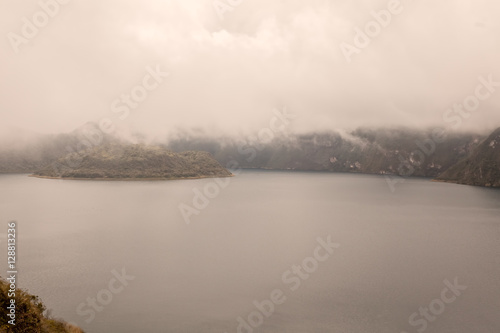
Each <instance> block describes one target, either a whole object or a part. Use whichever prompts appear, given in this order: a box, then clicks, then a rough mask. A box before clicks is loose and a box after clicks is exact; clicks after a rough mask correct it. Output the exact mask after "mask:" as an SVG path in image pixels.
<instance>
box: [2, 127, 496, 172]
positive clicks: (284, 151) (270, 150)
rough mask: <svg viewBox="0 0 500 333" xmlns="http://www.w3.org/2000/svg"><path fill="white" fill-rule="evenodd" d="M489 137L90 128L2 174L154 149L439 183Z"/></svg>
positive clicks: (17, 152)
mask: <svg viewBox="0 0 500 333" xmlns="http://www.w3.org/2000/svg"><path fill="white" fill-rule="evenodd" d="M485 137H486V135H485V134H478V133H467V132H462V133H456V132H444V131H442V130H437V129H427V130H416V129H411V128H403V127H398V128H378V129H370V128H359V129H357V130H355V131H352V132H346V131H323V132H311V133H303V134H298V133H290V132H287V131H279V130H277V131H275V132H273V131H271V130H270V129H268V131H266V130H262V131H260V132H257V133H256V134H255V135H253V136H246V137H243V136H241V137H235V136H217V137H214V136H211V135H209V134H206V133H203V132H202V131H189V132H187V131H183V132H177V133H175V134H173V135H172V136H170V137H169V138H166V139H161V140H157V141H154V142H153V141H149V140H146V139H145V136H144V135H140V134H134V135H130V134H129V135H128V136H127V138H125V137H124V136H123V135H122V134H121V133H118V132H114V133H112V134H106V133H104V132H103V131H102V130H101V129H100V127H99V125H98V124H96V123H87V124H85V125H84V126H82V127H79V128H78V129H76V130H74V131H72V132H70V133H67V134H59V135H46V136H41V137H39V138H36V140H34V141H32V142H31V143H26V145H25V146H24V147H23V148H19V147H13V148H12V149H6V150H4V151H3V152H2V153H0V171H1V172H25V173H32V172H35V171H39V170H41V169H43V168H47V167H50V165H51V164H54V163H55V161H58V160H59V161H58V163H59V164H60V163H61V160H60V159H61V158H63V157H65V156H66V155H68V154H69V153H72V154H73V155H72V156H73V157H74V156H79V157H80V158H71V159H66V162H63V167H64V168H66V169H78V168H80V167H81V166H80V165H74V164H75V163H76V162H74V161H79V160H81V159H82V158H83V157H84V156H86V155H87V154H88V151H91V150H93V149H95V148H96V147H97V148H99V147H102V146H107V145H109V144H112V145H114V146H124V147H126V146H128V145H130V144H136V143H141V144H155V145H159V146H163V147H164V148H166V149H168V150H170V151H173V152H183V151H206V152H209V153H210V154H211V155H212V156H213V157H214V158H215V159H216V160H217V161H218V162H219V163H221V164H222V165H223V166H227V165H233V167H234V166H238V167H240V168H266V169H279V170H312V171H330V172H356V173H369V174H387V175H403V176H421V177H436V176H438V175H440V174H441V173H442V172H443V171H445V170H447V169H448V168H449V167H451V166H452V165H454V164H456V163H457V162H458V161H460V160H462V159H464V158H466V157H468V156H469V155H470V154H471V152H472V151H473V150H474V149H475V148H476V147H477V146H478V145H479V143H480V142H481V141H482V140H483V139H484V138H485Z"/></svg>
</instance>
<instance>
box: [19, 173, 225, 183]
mask: <svg viewBox="0 0 500 333" xmlns="http://www.w3.org/2000/svg"><path fill="white" fill-rule="evenodd" d="M28 177H33V178H40V179H54V180H95V181H123V182H126V181H169V180H195V179H205V178H230V177H234V174H231V175H228V176H196V177H174V178H77V177H51V176H40V175H35V174H31V175H28Z"/></svg>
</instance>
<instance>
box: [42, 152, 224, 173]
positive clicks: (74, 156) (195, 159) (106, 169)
mask: <svg viewBox="0 0 500 333" xmlns="http://www.w3.org/2000/svg"><path fill="white" fill-rule="evenodd" d="M61 166H63V167H61ZM68 166H70V167H68ZM231 175H232V174H231V173H230V172H229V171H228V170H226V169H225V168H223V167H222V166H221V165H220V164H219V162H217V161H216V160H215V159H214V158H213V157H212V156H211V155H210V154H209V153H207V152H199V151H187V152H182V153H174V152H171V151H169V150H167V149H165V148H162V147H159V146H147V145H143V144H116V143H108V144H104V145H100V146H96V147H93V148H90V149H87V150H85V151H82V152H80V153H71V154H68V155H66V156H65V157H63V158H60V159H59V160H58V161H57V162H55V163H52V164H50V165H49V166H47V167H45V168H43V169H41V170H39V171H37V172H35V173H34V174H33V176H35V177H43V178H62V179H102V180H135V179H138V180H146V179H153V180H156V179H158V180H168V179H186V178H207V177H229V176H231Z"/></svg>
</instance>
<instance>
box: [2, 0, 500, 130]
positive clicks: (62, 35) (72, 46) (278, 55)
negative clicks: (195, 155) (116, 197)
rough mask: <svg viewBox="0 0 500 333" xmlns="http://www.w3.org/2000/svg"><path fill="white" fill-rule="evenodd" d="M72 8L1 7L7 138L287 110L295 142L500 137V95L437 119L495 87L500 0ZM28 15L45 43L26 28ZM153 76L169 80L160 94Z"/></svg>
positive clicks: (94, 2) (257, 118)
mask: <svg viewBox="0 0 500 333" xmlns="http://www.w3.org/2000/svg"><path fill="white" fill-rule="evenodd" d="M52 1H55V0H41V2H42V3H51V2H52ZM65 1H67V2H68V3H67V4H60V5H58V7H59V9H58V10H56V8H54V6H53V5H52V6H50V5H48V6H47V8H49V9H47V10H48V11H51V10H52V11H53V12H54V13H51V14H52V16H53V17H49V16H48V15H45V14H43V12H42V13H41V12H40V11H41V10H42V9H41V7H40V4H39V0H23V1H13V0H3V1H1V3H0V33H1V34H3V36H4V37H3V38H2V39H1V61H0V74H1V75H0V113H1V122H2V126H3V127H4V128H5V127H10V128H16V129H26V130H32V131H37V132H43V133H54V132H64V131H71V130H73V129H74V128H76V127H78V126H80V125H82V124H84V123H85V122H87V121H99V120H100V119H103V118H109V119H111V120H112V121H113V122H114V123H115V124H116V125H118V126H128V127H130V128H131V129H133V130H140V131H147V132H149V133H154V134H158V133H167V131H171V130H172V129H176V128H193V127H196V128H203V129H206V130H208V131H212V132H217V133H229V134H232V133H239V132H241V131H246V132H248V131H254V130H258V129H260V128H263V127H266V126H268V125H269V121H270V119H271V118H272V117H273V109H275V108H282V107H287V109H288V112H290V113H293V114H295V115H297V116H298V117H297V118H296V119H295V120H294V121H293V123H292V124H291V125H290V127H291V129H292V130H296V131H306V130H324V129H335V128H344V129H351V128H354V127H357V126H386V125H404V126H410V127H412V126H441V127H445V128H446V127H448V128H450V127H452V126H454V127H455V128H459V129H481V130H484V129H488V130H489V129H492V128H493V127H499V126H500V85H499V86H498V87H493V89H491V87H490V89H491V90H495V91H493V92H491V93H489V92H488V88H487V87H484V88H481V89H479V93H480V96H481V99H479V98H476V97H472V98H469V99H468V102H470V103H472V104H471V105H472V106H473V107H474V105H473V103H474V100H476V101H479V102H480V104H479V105H478V106H477V107H474V108H475V110H474V111H473V112H470V116H469V117H468V118H466V116H463V115H459V114H458V113H448V114H447V115H448V118H447V119H448V120H447V121H445V120H444V119H443V115H444V114H445V113H446V110H447V109H448V108H450V107H452V106H453V105H454V104H455V103H457V104H458V103H463V102H464V101H465V100H466V98H468V97H470V96H475V95H476V94H477V92H476V87H477V86H478V85H479V84H480V80H479V77H481V76H482V77H483V78H484V79H485V80H488V76H490V78H491V77H492V79H493V81H496V82H500V62H499V60H500V23H499V22H500V21H499V20H498V14H499V13H500V3H499V2H497V1H493V0H460V1H459V0H440V1H431V0H419V1H417V0H413V1H412V0H402V1H401V3H400V5H399V6H396V5H395V4H394V3H391V1H378V0H302V1H298V0H241V1H238V0H222V1H219V2H218V4H219V7H218V10H217V9H215V8H214V3H215V2H214V1H213V0H141V1H139V0H133V1H132V0H70V1H68V0H65ZM61 2H64V1H62V0H61ZM231 4H232V5H231ZM388 7H390V8H392V9H393V12H394V13H392V14H391V21H390V23H388V24H385V23H384V25H385V27H383V26H381V25H380V24H379V25H378V26H379V27H380V31H377V30H371V32H370V34H371V35H372V37H368V38H370V43H369V45H368V46H366V45H362V47H359V48H358V49H357V52H356V53H354V52H352V53H351V54H350V56H349V57H346V55H345V54H344V53H345V52H343V51H342V48H341V45H344V48H345V45H347V44H350V45H352V47H350V48H349V50H351V51H352V50H353V48H354V47H356V44H355V37H356V30H355V29H356V27H358V28H360V29H365V28H366V25H367V24H368V26H369V27H371V28H372V29H377V24H373V22H371V21H374V17H373V15H372V14H371V12H372V11H375V12H380V11H381V10H387V8H388ZM56 11H57V12H56ZM389 13H390V12H389ZM33 16H35V21H36V20H38V21H37V22H35V23H38V25H40V27H39V28H37V29H38V32H37V33H36V32H35V33H34V32H33V31H32V30H30V29H29V28H27V27H23V26H25V25H27V23H26V20H24V21H23V18H27V19H28V21H30V22H33V21H34V18H33ZM381 17H382V18H385V19H386V20H387V17H386V16H385V17H384V16H383V15H382V16H381ZM370 22H371V23H370ZM30 33H31V35H30ZM26 37H28V38H26ZM358 37H359V36H358ZM360 40H361V42H366V41H363V40H362V38H358V41H357V42H358V46H359V45H361V44H359V43H360ZM342 43H345V44H342ZM16 51H17V52H16ZM347 58H349V61H348V59H347ZM148 66H149V68H150V69H151V70H154V69H155V68H157V67H159V68H160V69H161V71H162V72H168V73H169V76H168V77H161V76H160V77H159V80H158V81H162V82H161V84H157V82H156V81H155V80H154V79H153V78H148V77H146V76H147V75H148V70H147V68H148ZM145 77H146V85H147V86H148V88H149V89H150V90H151V91H147V96H146V97H145V99H144V100H143V101H140V103H137V104H138V105H137V106H135V105H134V106H135V109H133V108H131V107H129V109H130V113H129V115H128V116H125V112H126V111H124V110H125V109H126V108H127V107H126V104H124V103H123V102H122V101H120V98H121V96H122V95H123V94H125V95H127V94H128V95H130V94H131V92H132V91H134V89H135V93H136V96H138V97H141V98H142V96H141V95H140V93H141V92H142V93H143V92H144V91H145V90H144V89H142V88H141V86H142V85H143V80H144V78H145ZM496 90H498V91H496ZM474 98H475V99H474ZM133 102H134V101H133V100H132V103H133ZM113 107H114V109H113ZM119 107H121V109H118V108H119ZM124 107H125V109H124ZM471 108H472V107H471ZM118 110H121V111H119V112H114V111H118ZM464 114H465V113H464ZM467 114H468V113H467ZM120 116H121V117H122V118H123V119H120V118H119V117H120ZM457 117H459V118H460V124H459V119H457ZM452 119H454V120H453V121H452Z"/></svg>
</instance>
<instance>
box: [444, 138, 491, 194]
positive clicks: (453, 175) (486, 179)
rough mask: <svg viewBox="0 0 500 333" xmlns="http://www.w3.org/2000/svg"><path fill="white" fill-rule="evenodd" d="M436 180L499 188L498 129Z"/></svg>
mask: <svg viewBox="0 0 500 333" xmlns="http://www.w3.org/2000/svg"><path fill="white" fill-rule="evenodd" d="M437 180H441V181H446V182H454V183H458V184H466V185H476V186H487V187H500V128H498V129H497V130H496V131H494V132H493V133H492V134H491V135H490V136H489V137H488V138H487V139H485V140H484V141H483V142H481V144H480V145H479V146H478V147H477V148H476V149H474V151H473V152H472V154H471V155H470V156H469V157H467V158H466V159H464V160H462V161H460V162H458V163H457V164H455V165H454V166H452V167H451V168H449V169H448V170H446V171H445V172H444V173H443V174H441V175H440V176H439V177H438V178H437Z"/></svg>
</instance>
